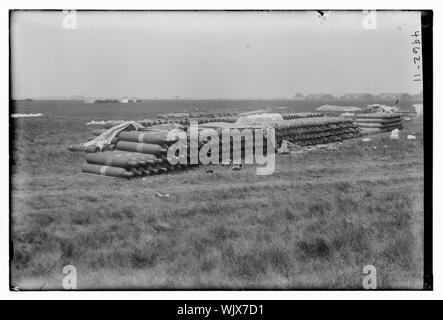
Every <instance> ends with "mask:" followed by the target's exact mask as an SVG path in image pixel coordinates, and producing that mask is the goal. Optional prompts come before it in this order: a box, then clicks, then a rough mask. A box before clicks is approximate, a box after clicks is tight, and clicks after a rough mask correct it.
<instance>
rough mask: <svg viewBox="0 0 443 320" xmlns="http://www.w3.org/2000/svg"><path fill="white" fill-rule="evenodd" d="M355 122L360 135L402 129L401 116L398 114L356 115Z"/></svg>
mask: <svg viewBox="0 0 443 320" xmlns="http://www.w3.org/2000/svg"><path fill="white" fill-rule="evenodd" d="M356 122H357V124H358V126H359V127H360V130H361V131H362V134H368V133H371V134H372V133H380V132H386V131H392V130H394V129H402V122H401V116H400V114H398V113H383V112H376V113H363V114H359V115H357V120H356Z"/></svg>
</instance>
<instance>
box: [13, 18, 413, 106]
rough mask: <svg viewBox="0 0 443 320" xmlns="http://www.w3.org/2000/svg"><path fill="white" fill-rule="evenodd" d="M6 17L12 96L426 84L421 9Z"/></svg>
mask: <svg viewBox="0 0 443 320" xmlns="http://www.w3.org/2000/svg"><path fill="white" fill-rule="evenodd" d="M10 27H11V33H10V37H11V80H12V81H11V85H12V96H13V98H15V99H22V98H38V97H51V96H58V97H69V96H75V95H83V96H86V97H91V98H120V97H124V96H127V97H138V98H148V99H149V98H159V99H168V98H172V97H174V96H179V97H180V98H195V99H248V98H263V99H272V98H280V97H284V98H291V97H293V96H294V95H295V93H297V92H300V93H303V94H310V93H321V92H324V93H331V94H333V95H342V94H345V93H366V92H368V93H372V94H378V93H381V92H408V93H411V94H415V93H418V92H420V91H421V90H422V87H421V82H418V81H413V79H414V74H417V73H418V72H420V70H421V65H420V64H419V63H418V64H414V62H413V58H414V57H416V56H417V55H414V53H413V52H412V48H413V45H412V44H411V43H412V41H413V40H415V39H416V38H413V37H411V35H412V34H413V33H414V32H415V31H416V30H420V13H419V12H400V11H392V12H390V11H387V12H375V13H371V15H370V16H368V13H364V12H361V11H354V12H351V11H349V12H346V11H341V12H340V11H333V12H329V13H326V14H325V15H324V16H323V17H321V16H320V14H319V13H318V12H316V11H306V12H305V11H300V12H295V11H292V12H192V11H190V12H135V11H132V12H131V11H128V12H109V11H108V12H106V11H103V12H101V11H95V12H94V11H90V12H88V11H79V12H75V13H69V14H66V13H64V12H62V11H48V12H45V11H16V12H14V13H13V14H12V15H11V24H10ZM418 55H420V52H419V53H418Z"/></svg>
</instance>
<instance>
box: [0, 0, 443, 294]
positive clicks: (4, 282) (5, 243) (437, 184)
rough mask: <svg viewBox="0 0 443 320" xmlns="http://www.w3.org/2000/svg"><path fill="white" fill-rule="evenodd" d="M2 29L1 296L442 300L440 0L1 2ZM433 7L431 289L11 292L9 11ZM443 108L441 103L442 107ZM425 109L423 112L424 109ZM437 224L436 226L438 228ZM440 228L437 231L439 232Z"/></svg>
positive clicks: (0, 142)
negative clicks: (432, 277) (440, 248)
mask: <svg viewBox="0 0 443 320" xmlns="http://www.w3.org/2000/svg"><path fill="white" fill-rule="evenodd" d="M0 7H1V10H0V15H1V33H0V37H1V38H0V46H1V48H0V55H1V63H2V65H3V68H2V69H1V70H4V71H3V74H2V76H1V101H2V104H3V105H4V107H2V108H1V109H0V120H1V124H2V125H1V126H0V130H1V131H0V146H3V148H2V156H1V157H0V161H1V168H2V170H1V176H0V181H1V193H0V197H1V198H0V203H4V204H8V205H7V206H6V207H7V208H5V209H4V210H2V211H3V212H2V213H1V223H0V228H1V229H0V232H1V236H0V299H153V300H164V299H189V300H198V299H204V300H214V299H221V300H223V299H257V300H258V299H265V300H267V299H269V300H292V299H442V298H443V279H442V277H441V272H442V271H443V255H442V254H443V252H442V250H438V249H437V248H439V247H440V246H442V244H443V230H441V229H442V216H441V214H440V213H441V212H442V209H443V205H442V199H443V197H442V196H439V193H438V191H440V190H443V188H442V182H443V166H439V164H441V163H443V157H442V155H443V152H442V144H443V135H442V130H443V129H442V127H443V126H442V127H439V126H438V125H437V124H438V123H439V121H441V120H443V116H442V110H443V109H442V110H440V109H439V108H440V107H439V106H440V105H441V102H442V97H441V92H440V91H438V90H437V88H442V83H443V81H442V70H441V56H442V18H443V17H442V15H443V11H442V1H437V0H433V1H432V0H422V1H410V0H406V1H393V0H372V1H350V0H348V1H324V0H323V1H316V0H312V1H289V0H287V1H281V0H274V1H272V0H268V1H263V0H262V1H247V0H236V1H233V0H229V1H221V0H216V1H208V0H206V1H203V0H199V1H195V0H194V1H192V0H191V1H186V2H185V1H179V0H176V1H171V0H163V1H146V0H137V1H128V0H126V1H122V0H108V1H100V0H75V1H74V0H73V1H60V0H50V1H48V0H45V1H30V0H27V1H25V0H23V1H20V0H18V1H10V0H4V1H1V2H0ZM51 8H54V9H139V10H149V9H151V10H156V9H157V10H159V9H171V10H172V9H180V10H182V9H189V10H192V9H213V10H217V9H220V10H223V9H274V10H277V9H282V10H289V9H294V10H295V9H299V10H302V9H322V8H323V9H363V8H364V9H432V10H434V28H433V32H434V44H433V45H434V55H433V59H434V68H433V69H434V110H433V111H434V148H433V153H434V161H433V163H434V168H433V177H434V178H433V179H434V183H433V200H434V204H433V229H434V231H433V261H434V263H433V271H434V290H433V291H145V292H112V291H99V292H11V291H9V162H8V161H9V159H8V157H9V150H8V148H6V146H8V145H9V135H8V130H9V128H8V112H9V111H8V109H9V107H8V101H9V89H8V88H9V60H8V56H9V18H8V16H9V12H8V10H9V9H51ZM442 108H443V107H442ZM424 112H426V110H425V111H424ZM438 228H439V229H440V230H438ZM438 231H440V232H438Z"/></svg>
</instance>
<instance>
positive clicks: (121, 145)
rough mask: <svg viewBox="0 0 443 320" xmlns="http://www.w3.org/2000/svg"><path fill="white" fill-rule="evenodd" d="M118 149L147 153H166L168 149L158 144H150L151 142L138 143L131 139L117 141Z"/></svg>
mask: <svg viewBox="0 0 443 320" xmlns="http://www.w3.org/2000/svg"><path fill="white" fill-rule="evenodd" d="M117 149H118V150H124V151H131V152H140V153H146V154H154V155H157V154H162V153H166V152H167V151H168V150H167V149H164V148H162V147H161V146H160V145H158V144H150V143H136V142H129V141H119V142H118V143H117Z"/></svg>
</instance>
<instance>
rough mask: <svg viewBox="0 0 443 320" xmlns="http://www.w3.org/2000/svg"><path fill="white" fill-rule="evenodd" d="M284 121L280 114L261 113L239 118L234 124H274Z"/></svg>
mask: <svg viewBox="0 0 443 320" xmlns="http://www.w3.org/2000/svg"><path fill="white" fill-rule="evenodd" d="M281 120H284V119H283V117H282V115H281V114H280V113H261V114H251V115H247V116H240V118H239V119H238V120H237V121H236V122H235V123H236V124H262V123H267V122H275V121H281Z"/></svg>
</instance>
